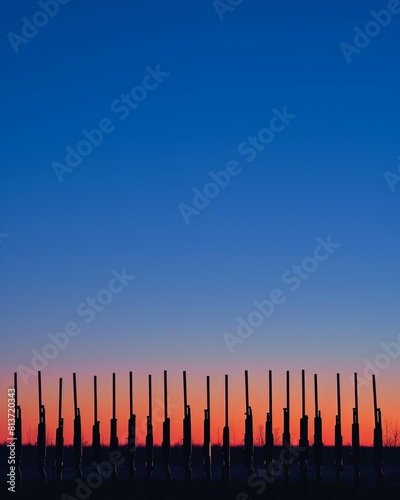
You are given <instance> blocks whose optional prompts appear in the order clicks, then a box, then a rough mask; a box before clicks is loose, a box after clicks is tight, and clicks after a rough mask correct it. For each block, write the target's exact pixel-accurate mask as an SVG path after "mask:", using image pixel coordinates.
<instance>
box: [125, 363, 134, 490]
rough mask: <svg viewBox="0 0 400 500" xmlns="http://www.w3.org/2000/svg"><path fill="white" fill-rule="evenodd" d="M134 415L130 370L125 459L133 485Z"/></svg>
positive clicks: (130, 374) (130, 481)
mask: <svg viewBox="0 0 400 500" xmlns="http://www.w3.org/2000/svg"><path fill="white" fill-rule="evenodd" d="M135 456H136V415H135V414H134V413H133V381H132V372H129V420H128V447H127V459H128V468H129V477H128V480H129V484H130V485H131V486H133V485H134V484H135V480H136V466H135Z"/></svg>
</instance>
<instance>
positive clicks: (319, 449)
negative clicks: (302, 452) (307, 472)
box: [314, 374, 324, 486]
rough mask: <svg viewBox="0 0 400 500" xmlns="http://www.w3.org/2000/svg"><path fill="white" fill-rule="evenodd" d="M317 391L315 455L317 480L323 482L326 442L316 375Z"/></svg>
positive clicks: (315, 385) (318, 482) (315, 387)
mask: <svg viewBox="0 0 400 500" xmlns="http://www.w3.org/2000/svg"><path fill="white" fill-rule="evenodd" d="M314 391H315V418H314V456H315V481H316V483H317V486H319V485H320V484H321V479H322V462H323V457H324V443H323V442H322V417H321V411H320V409H319V407H318V377H317V375H316V374H315V375H314Z"/></svg>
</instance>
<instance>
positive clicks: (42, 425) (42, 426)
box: [37, 371, 47, 488]
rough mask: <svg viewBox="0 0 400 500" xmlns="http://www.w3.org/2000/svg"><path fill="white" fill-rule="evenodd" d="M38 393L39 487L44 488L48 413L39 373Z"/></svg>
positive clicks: (45, 481)
mask: <svg viewBox="0 0 400 500" xmlns="http://www.w3.org/2000/svg"><path fill="white" fill-rule="evenodd" d="M38 393H39V425H38V438H37V458H38V469H39V487H40V488H43V487H44V486H45V485H46V483H47V475H46V412H45V408H44V405H43V404H42V374H41V372H40V371H38Z"/></svg>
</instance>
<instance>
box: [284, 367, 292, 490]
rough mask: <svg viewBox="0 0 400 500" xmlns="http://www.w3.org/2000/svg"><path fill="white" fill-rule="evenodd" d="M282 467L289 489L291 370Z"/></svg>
mask: <svg viewBox="0 0 400 500" xmlns="http://www.w3.org/2000/svg"><path fill="white" fill-rule="evenodd" d="M282 446H283V449H282V457H283V459H282V467H283V486H284V488H285V489H286V490H287V489H288V488H289V481H290V464H291V448H290V380H289V372H288V371H287V372H286V408H284V409H283V435H282Z"/></svg>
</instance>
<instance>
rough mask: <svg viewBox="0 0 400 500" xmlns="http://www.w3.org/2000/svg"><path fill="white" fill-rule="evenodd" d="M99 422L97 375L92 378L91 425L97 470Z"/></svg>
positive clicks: (99, 457) (93, 452)
mask: <svg viewBox="0 0 400 500" xmlns="http://www.w3.org/2000/svg"><path fill="white" fill-rule="evenodd" d="M100 450H101V446H100V422H99V421H98V419H97V377H96V375H95V376H94V378H93V427H92V459H93V462H92V463H93V464H94V465H93V468H94V469H95V471H96V472H99V463H100V460H101V456H100Z"/></svg>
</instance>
